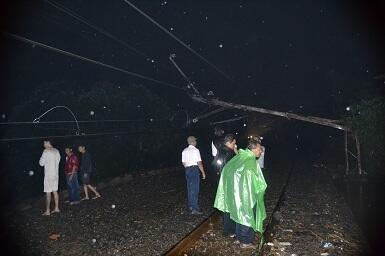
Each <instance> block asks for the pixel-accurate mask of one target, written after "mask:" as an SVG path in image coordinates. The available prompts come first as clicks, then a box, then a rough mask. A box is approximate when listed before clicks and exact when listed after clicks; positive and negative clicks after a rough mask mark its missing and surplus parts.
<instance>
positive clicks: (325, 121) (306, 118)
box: [169, 54, 363, 175]
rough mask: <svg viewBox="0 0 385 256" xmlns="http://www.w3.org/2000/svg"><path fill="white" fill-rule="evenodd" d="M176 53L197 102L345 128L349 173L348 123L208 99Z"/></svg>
mask: <svg viewBox="0 0 385 256" xmlns="http://www.w3.org/2000/svg"><path fill="white" fill-rule="evenodd" d="M175 57H176V56H175V54H171V55H170V58H169V59H170V61H171V62H172V63H173V64H174V66H175V67H176V68H177V69H178V71H179V73H180V74H181V75H182V76H183V77H184V78H185V79H186V81H187V82H188V84H187V88H188V89H189V90H190V91H192V92H191V93H189V95H190V97H191V98H192V99H193V100H194V101H197V102H201V103H205V104H208V105H213V106H220V107H222V108H227V109H239V110H243V111H247V112H259V113H262V114H268V115H274V116H279V117H284V118H287V119H295V120H299V121H303V122H308V123H313V124H318V125H323V126H328V127H332V128H335V129H338V130H343V131H345V132H346V134H345V136H346V137H345V140H346V141H345V157H346V173H348V169H349V162H348V160H347V153H346V152H347V132H352V129H351V128H350V127H348V126H346V125H343V124H341V123H340V122H341V121H339V120H333V119H328V118H321V117H315V116H302V115H298V114H293V113H289V112H281V111H275V110H270V109H265V108H258V107H253V106H248V105H242V104H236V103H230V102H226V101H222V100H218V99H206V98H203V97H202V96H201V95H200V93H199V91H198V90H197V89H196V88H195V86H194V84H193V83H192V82H191V81H190V80H189V79H188V77H187V76H186V75H185V74H184V73H183V71H182V69H181V68H180V67H179V66H178V65H177V63H176V62H175V60H174V59H175ZM354 139H355V142H356V151H357V167H358V174H359V175H361V174H362V173H363V171H362V163H361V147H360V142H359V140H358V137H357V135H354Z"/></svg>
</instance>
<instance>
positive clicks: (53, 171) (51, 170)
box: [39, 139, 60, 216]
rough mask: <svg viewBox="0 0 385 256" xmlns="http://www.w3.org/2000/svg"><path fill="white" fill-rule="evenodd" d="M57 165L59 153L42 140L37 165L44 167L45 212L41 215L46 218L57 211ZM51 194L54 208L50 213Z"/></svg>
mask: <svg viewBox="0 0 385 256" xmlns="http://www.w3.org/2000/svg"><path fill="white" fill-rule="evenodd" d="M59 163H60V153H59V151H58V150H57V149H56V148H54V147H53V146H52V144H51V140H50V139H45V140H44V151H43V154H42V155H41V157H40V160H39V164H40V166H43V167H44V192H45V193H46V210H45V212H44V213H43V215H45V216H48V215H50V214H52V213H58V212H60V210H59V194H58V192H57V191H58V186H59ZM51 193H53V197H54V201H55V208H54V209H53V211H52V212H51V210H50V205H51Z"/></svg>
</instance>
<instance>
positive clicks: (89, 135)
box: [0, 129, 183, 142]
mask: <svg viewBox="0 0 385 256" xmlns="http://www.w3.org/2000/svg"><path fill="white" fill-rule="evenodd" d="M176 130H183V129H175V131H176ZM166 131H168V132H171V133H173V134H175V131H170V130H169V129H166ZM151 132H156V133H158V132H159V130H156V131H147V132H144V131H139V132H103V133H88V134H84V133H83V134H66V135H53V136H50V135H47V136H37V137H17V138H5V139H0V142H11V141H25V140H41V139H45V138H52V139H54V138H71V137H77V138H79V137H93V136H94V137H95V136H108V135H125V134H140V133H151Z"/></svg>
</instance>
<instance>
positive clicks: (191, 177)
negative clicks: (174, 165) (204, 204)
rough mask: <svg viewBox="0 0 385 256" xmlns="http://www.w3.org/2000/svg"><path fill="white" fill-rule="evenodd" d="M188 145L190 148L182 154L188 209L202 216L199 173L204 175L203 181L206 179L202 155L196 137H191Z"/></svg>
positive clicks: (188, 139)
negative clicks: (199, 197) (199, 203)
mask: <svg viewBox="0 0 385 256" xmlns="http://www.w3.org/2000/svg"><path fill="white" fill-rule="evenodd" d="M187 143H188V144H189V146H188V147H187V148H185V149H184V150H183V152H182V164H183V166H184V168H185V174H186V182H187V199H188V208H189V210H190V211H191V213H192V214H202V212H201V211H200V210H199V207H198V196H199V171H200V172H201V174H202V179H206V174H205V171H204V168H203V164H202V159H201V154H200V152H199V149H197V148H196V145H197V139H196V138H195V137H194V136H189V137H188V138H187Z"/></svg>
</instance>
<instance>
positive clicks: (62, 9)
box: [43, 0, 170, 70]
mask: <svg viewBox="0 0 385 256" xmlns="http://www.w3.org/2000/svg"><path fill="white" fill-rule="evenodd" d="M43 1H44V2H46V3H47V4H49V5H51V6H52V7H54V8H56V9H58V10H59V11H61V12H64V13H66V14H67V15H69V16H71V17H72V18H74V19H76V20H78V21H80V22H81V23H83V24H85V25H87V26H89V27H90V28H92V29H94V30H96V31H98V32H99V33H101V34H103V35H104V36H106V37H108V38H110V39H112V40H114V41H115V42H117V43H118V44H120V45H123V46H124V47H126V48H128V49H129V50H131V51H133V52H135V53H136V54H137V55H139V56H141V57H144V58H146V59H147V60H153V59H154V58H152V57H150V56H148V55H147V54H145V53H144V52H142V51H140V50H138V49H137V48H135V47H134V46H132V45H129V44H128V43H127V42H125V41H123V40H121V39H119V38H118V37H116V36H114V35H112V34H111V33H109V32H108V31H106V30H105V29H103V28H100V27H98V26H96V25H95V24H93V23H91V22H90V21H89V20H87V19H85V18H84V17H82V16H80V15H79V14H77V13H75V12H74V11H72V10H70V9H69V8H66V7H64V6H63V5H60V4H59V3H57V2H55V1H50V0H43ZM159 64H160V63H159ZM160 66H161V67H163V68H164V69H166V70H170V69H169V68H167V67H165V66H164V65H162V64H160Z"/></svg>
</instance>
